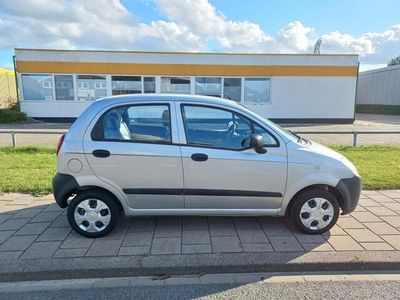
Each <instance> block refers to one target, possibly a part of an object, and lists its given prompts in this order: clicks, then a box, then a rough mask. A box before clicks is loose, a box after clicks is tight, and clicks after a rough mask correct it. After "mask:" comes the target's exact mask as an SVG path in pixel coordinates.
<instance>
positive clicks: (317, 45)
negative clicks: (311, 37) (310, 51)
mask: <svg viewBox="0 0 400 300" xmlns="http://www.w3.org/2000/svg"><path fill="white" fill-rule="evenodd" d="M321 44H322V38H319V39H318V40H317V42H316V43H315V45H314V54H321Z"/></svg>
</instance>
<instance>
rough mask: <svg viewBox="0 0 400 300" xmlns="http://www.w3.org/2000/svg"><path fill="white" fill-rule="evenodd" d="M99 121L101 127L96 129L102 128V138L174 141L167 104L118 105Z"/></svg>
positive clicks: (151, 141) (160, 141)
mask: <svg viewBox="0 0 400 300" xmlns="http://www.w3.org/2000/svg"><path fill="white" fill-rule="evenodd" d="M99 122H100V124H101V126H99V127H100V129H99V127H98V126H95V128H94V130H98V131H99V130H100V132H101V134H100V135H101V136H102V138H101V139H102V140H113V141H115V140H131V141H134V142H148V143H171V142H172V138H171V119H170V109H169V105H167V104H157V105H131V106H121V107H116V108H113V109H111V110H109V111H108V112H106V113H105V114H104V115H103V116H102V117H101V118H100V120H99ZM93 136H94V134H93V133H92V137H93ZM95 136H96V137H97V135H96V134H95ZM96 137H95V139H97V138H96Z"/></svg>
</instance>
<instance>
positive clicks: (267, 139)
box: [254, 124, 278, 147]
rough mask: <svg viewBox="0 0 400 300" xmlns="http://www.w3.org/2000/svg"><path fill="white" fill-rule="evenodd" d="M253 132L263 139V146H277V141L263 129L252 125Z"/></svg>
mask: <svg viewBox="0 0 400 300" xmlns="http://www.w3.org/2000/svg"><path fill="white" fill-rule="evenodd" d="M254 132H255V133H258V134H260V135H261V136H262V137H263V139H264V146H270V147H276V146H278V142H277V140H276V139H275V138H274V137H273V136H272V135H271V134H270V133H269V132H268V131H266V130H265V129H264V128H261V127H260V126H258V125H257V124H254Z"/></svg>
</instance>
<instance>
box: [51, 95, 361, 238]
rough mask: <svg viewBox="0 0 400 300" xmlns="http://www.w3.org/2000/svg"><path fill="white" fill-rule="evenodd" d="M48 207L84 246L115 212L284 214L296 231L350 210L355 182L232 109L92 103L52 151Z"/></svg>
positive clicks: (197, 102) (172, 98)
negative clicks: (62, 212)
mask: <svg viewBox="0 0 400 300" xmlns="http://www.w3.org/2000/svg"><path fill="white" fill-rule="evenodd" d="M57 155H58V173H57V174H56V176H55V177H54V179H53V190H54V197H55V199H56V202H57V203H58V205H59V206H60V207H63V208H64V207H67V206H68V221H69V223H70V224H71V226H72V228H73V229H75V230H76V231H77V232H78V233H80V234H82V235H84V236H87V237H100V236H103V235H105V234H107V233H108V232H110V231H111V230H112V228H113V227H114V226H115V224H116V223H117V219H118V217H119V215H120V212H121V211H124V213H125V215H127V216H149V215H152V216H153V215H207V216H211V215H214V216H215V215H219V216H221V215H235V216H261V215H262V216H284V215H286V214H288V215H290V216H291V218H292V219H293V221H294V223H295V224H296V225H297V226H298V227H299V228H300V229H301V230H302V231H304V232H306V233H311V234H319V233H322V232H325V231H327V230H329V229H330V228H332V226H333V225H334V224H335V223H336V221H337V219H338V217H339V213H340V211H341V213H342V214H348V213H350V212H351V211H353V210H354V209H355V207H356V205H357V203H358V199H359V196H360V190H361V180H360V176H359V174H358V172H357V170H356V168H355V167H354V165H353V164H352V163H351V162H350V161H348V160H347V159H346V158H345V157H344V156H342V155H340V154H339V153H337V152H335V151H333V150H331V149H329V148H327V147H324V146H322V145H319V144H317V143H315V142H311V141H309V140H306V139H304V138H301V137H299V136H296V135H294V134H292V133H290V132H288V131H286V130H284V129H282V128H280V127H279V126H277V125H275V124H274V123H272V122H270V121H268V120H266V119H264V118H262V117H260V116H258V115H257V114H255V113H254V112H252V111H250V110H248V109H247V108H245V107H243V106H241V105H240V104H237V103H236V102H234V101H230V100H223V99H219V98H214V97H203V96H193V95H165V94H164V95H157V94H153V95H125V96H116V97H109V98H104V99H101V100H98V101H95V102H94V103H93V104H92V105H91V106H90V107H89V108H87V109H86V110H85V111H84V112H83V113H82V114H81V116H80V117H79V118H78V119H77V120H76V121H75V123H74V124H73V125H72V127H71V128H70V129H69V131H68V133H67V134H66V135H65V137H64V136H63V137H61V139H60V141H59V144H58V147H57Z"/></svg>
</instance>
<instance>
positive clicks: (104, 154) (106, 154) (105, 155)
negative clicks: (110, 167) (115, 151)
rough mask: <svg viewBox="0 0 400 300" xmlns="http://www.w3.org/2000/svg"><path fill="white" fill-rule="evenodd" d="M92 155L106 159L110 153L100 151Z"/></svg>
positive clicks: (95, 151) (94, 151)
mask: <svg viewBox="0 0 400 300" xmlns="http://www.w3.org/2000/svg"><path fill="white" fill-rule="evenodd" d="M92 154H93V156H96V157H101V158H104V157H109V156H110V151H108V150H103V149H98V150H93V152H92Z"/></svg>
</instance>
